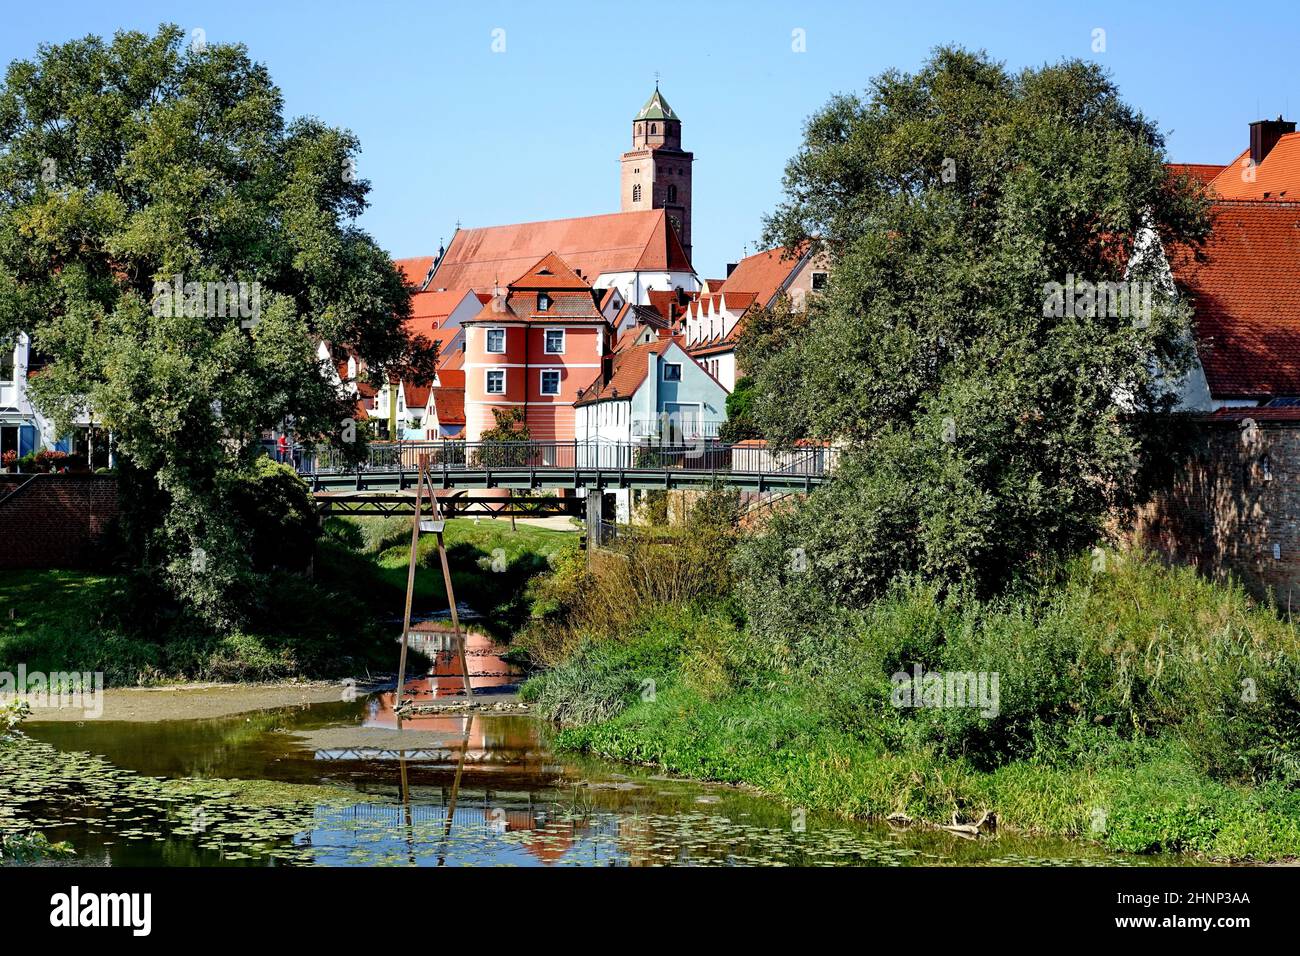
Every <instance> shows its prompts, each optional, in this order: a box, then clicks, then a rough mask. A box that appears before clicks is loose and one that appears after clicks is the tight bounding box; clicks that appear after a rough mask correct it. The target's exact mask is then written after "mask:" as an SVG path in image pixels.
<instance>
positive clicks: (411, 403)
mask: <svg viewBox="0 0 1300 956" xmlns="http://www.w3.org/2000/svg"><path fill="white" fill-rule="evenodd" d="M402 395H403V397H404V398H405V399H406V407H407V408H424V407H425V406H426V405H428V404H429V386H428V385H414V384H412V383H410V382H403V383H402Z"/></svg>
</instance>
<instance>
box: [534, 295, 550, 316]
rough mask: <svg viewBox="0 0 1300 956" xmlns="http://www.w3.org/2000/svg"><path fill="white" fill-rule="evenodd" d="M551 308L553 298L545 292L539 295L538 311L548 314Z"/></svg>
mask: <svg viewBox="0 0 1300 956" xmlns="http://www.w3.org/2000/svg"><path fill="white" fill-rule="evenodd" d="M550 308H551V297H550V296H549V295H547V294H546V293H545V292H542V293H539V294H538V296H537V311H538V312H546V311H548V310H549V309H550Z"/></svg>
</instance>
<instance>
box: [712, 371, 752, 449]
mask: <svg viewBox="0 0 1300 956" xmlns="http://www.w3.org/2000/svg"><path fill="white" fill-rule="evenodd" d="M762 437H763V435H762V433H761V432H760V431H759V430H758V423H757V422H755V421H754V380H753V379H752V378H750V377H749V376H748V375H746V376H744V377H742V378H740V379H738V380H737V381H736V387H735V388H734V389H732V391H731V394H730V395H728V396H727V420H726V421H725V422H723V423H722V427H721V428H719V429H718V438H719V439H720V440H722V441H724V442H738V441H744V440H745V439H747V438H762Z"/></svg>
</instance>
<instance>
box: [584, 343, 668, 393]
mask: <svg viewBox="0 0 1300 956" xmlns="http://www.w3.org/2000/svg"><path fill="white" fill-rule="evenodd" d="M672 344H673V340H672V339H656V340H655V341H653V342H647V343H645V344H644V345H629V346H628V347H627V348H624V349H622V350H620V351H618V352H616V353H614V357H613V358H612V359H611V360H610V370H609V376H608V377H606V376H605V375H604V374H603V373H602V374H600V375H597V376H596V378H595V379H593V380H592V382H591V384H590V385H588V386H587V387H586V388H584V389H583V390H582V391H581V392H580V393H579V397H578V400H577V401H576V402H574V403H573V404H574V405H589V404H592V403H594V402H599V401H603V400H605V399H612V398H616V397H617V398H630V397H631V396H632V393H633V392H635V391H636V390H637V389H638V388H640V387H641V383H642V382H644V381H645V377H646V375H647V374H648V373H649V371H650V360H649V359H650V356H651V355H663V353H664V350H665V349H666V348H668V346H670V345H672ZM615 392H617V393H618V394H617V396H616V395H615V394H614V393H615Z"/></svg>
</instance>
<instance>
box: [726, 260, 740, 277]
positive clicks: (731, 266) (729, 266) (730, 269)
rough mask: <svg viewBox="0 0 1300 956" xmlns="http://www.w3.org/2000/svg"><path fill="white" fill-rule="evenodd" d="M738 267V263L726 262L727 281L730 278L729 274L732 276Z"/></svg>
mask: <svg viewBox="0 0 1300 956" xmlns="http://www.w3.org/2000/svg"><path fill="white" fill-rule="evenodd" d="M738 265H740V263H739V262H728V263H727V276H726V277H727V278H728V279H730V278H731V274H732V273H733V272H735V271H736V266H738Z"/></svg>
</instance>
